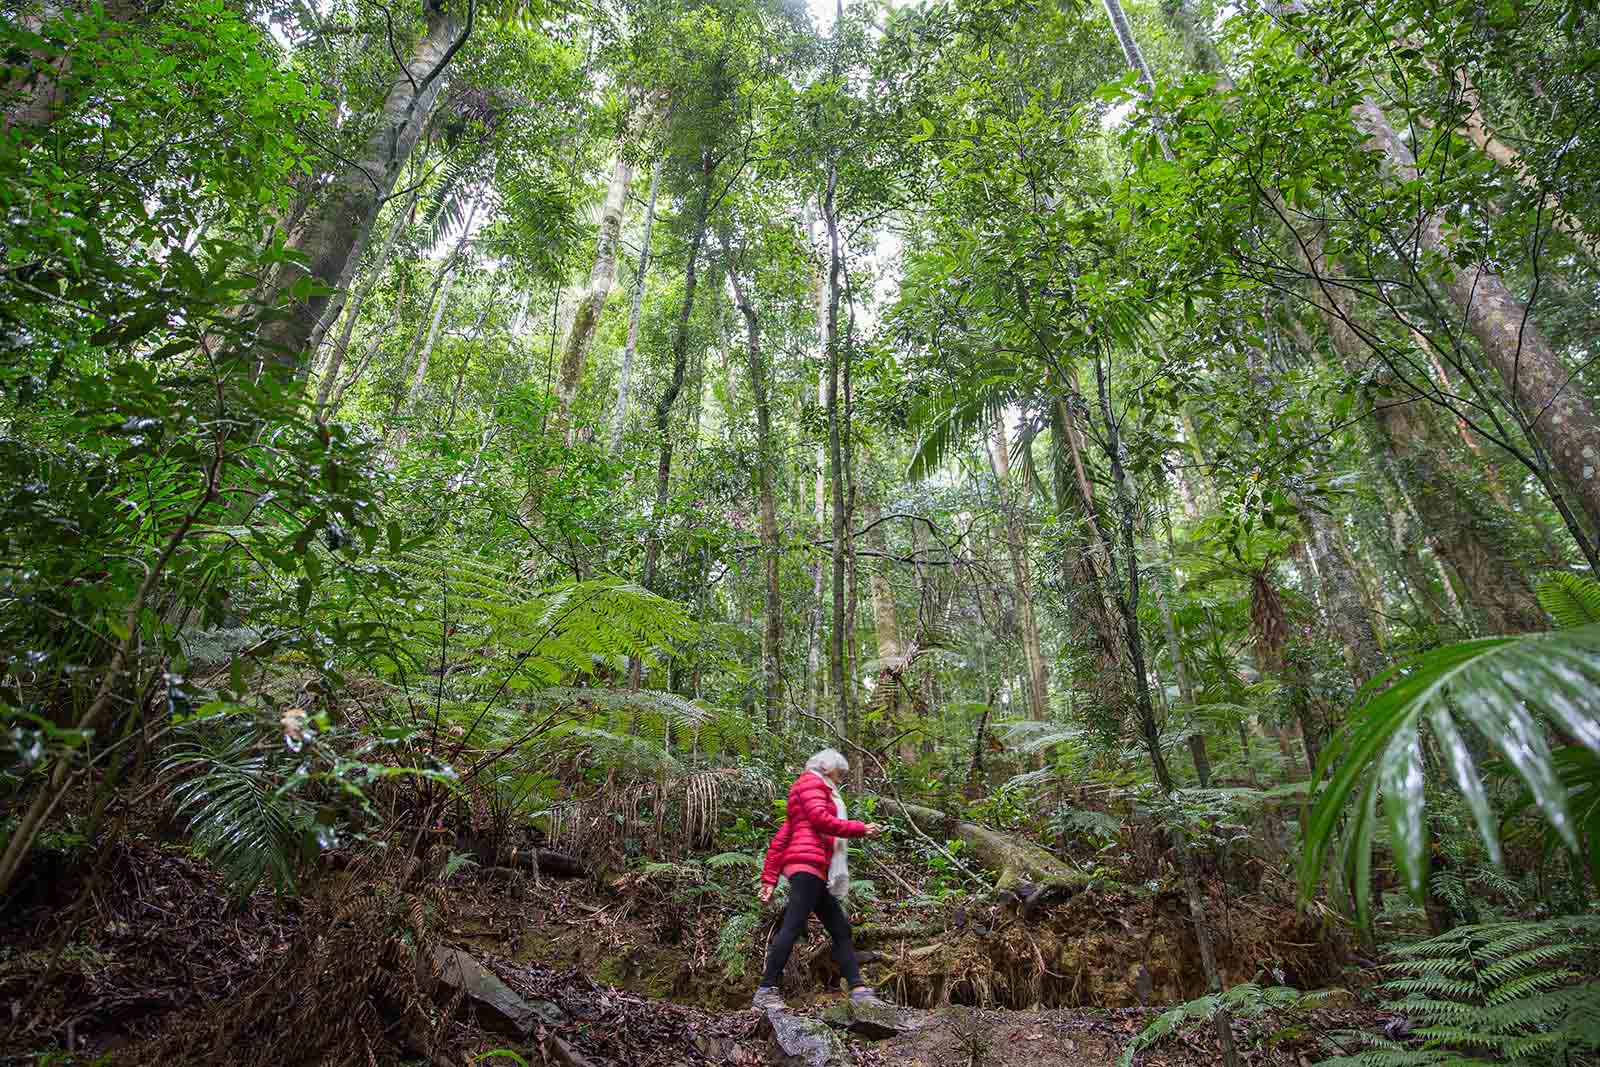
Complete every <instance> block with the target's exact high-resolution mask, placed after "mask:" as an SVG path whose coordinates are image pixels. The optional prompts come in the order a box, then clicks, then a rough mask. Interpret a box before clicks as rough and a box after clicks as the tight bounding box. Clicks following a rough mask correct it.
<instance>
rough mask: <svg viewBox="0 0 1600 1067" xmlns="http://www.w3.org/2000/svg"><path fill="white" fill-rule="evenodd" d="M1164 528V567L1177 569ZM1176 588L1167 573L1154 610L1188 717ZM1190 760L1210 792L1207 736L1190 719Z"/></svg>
mask: <svg viewBox="0 0 1600 1067" xmlns="http://www.w3.org/2000/svg"><path fill="white" fill-rule="evenodd" d="M1163 525H1164V526H1165V530H1166V535H1167V561H1168V563H1167V565H1168V567H1169V568H1175V567H1176V566H1177V557H1178V552H1177V549H1176V548H1175V547H1174V545H1173V543H1172V524H1171V522H1170V521H1167V520H1166V516H1165V515H1163ZM1176 584H1177V576H1176V572H1175V571H1169V580H1168V581H1165V582H1158V583H1156V607H1157V608H1159V609H1160V611H1161V629H1162V632H1163V633H1164V634H1165V635H1166V638H1167V657H1168V658H1169V659H1171V660H1172V676H1173V680H1174V681H1175V682H1177V683H1178V699H1179V700H1182V701H1183V706H1184V707H1185V708H1187V709H1189V711H1190V714H1191V716H1192V715H1193V709H1194V683H1193V682H1192V681H1190V679H1189V668H1188V664H1187V663H1185V662H1184V658H1183V644H1182V642H1180V641H1179V640H1178V623H1177V620H1176V619H1174V618H1173V615H1172V602H1171V600H1170V594H1169V592H1168V587H1169V586H1175V585H1176ZM1189 758H1190V759H1192V760H1193V761H1194V775H1195V779H1196V781H1198V782H1199V783H1200V788H1201V789H1209V788H1211V755H1210V753H1208V752H1207V751H1206V735H1205V734H1204V733H1202V732H1201V731H1200V725H1199V723H1197V722H1194V721H1193V720H1192V718H1191V721H1190V724H1189Z"/></svg>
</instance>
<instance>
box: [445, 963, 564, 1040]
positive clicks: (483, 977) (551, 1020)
mask: <svg viewBox="0 0 1600 1067" xmlns="http://www.w3.org/2000/svg"><path fill="white" fill-rule="evenodd" d="M418 963H419V964H420V965H423V966H425V967H426V968H427V973H426V975H425V976H424V977H425V978H427V979H431V981H427V982H425V984H426V985H427V986H428V987H429V988H431V989H432V991H433V997H434V999H435V1000H437V1001H439V1002H440V1003H451V1002H453V1001H456V1000H457V998H458V996H459V1000H460V1004H461V1006H462V1008H463V1010H465V1011H466V1012H468V1013H470V1014H471V1015H472V1017H473V1018H475V1019H476V1020H477V1021H478V1023H479V1025H481V1026H482V1027H483V1028H484V1029H486V1030H492V1031H494V1032H495V1033H497V1034H505V1035H507V1036H510V1037H527V1036H528V1035H529V1034H531V1033H533V1028H534V1027H536V1026H538V1025H539V1024H540V1023H541V1022H542V1023H547V1024H551V1025H554V1024H558V1023H561V1022H563V1021H565V1019H566V1013H565V1012H563V1011H562V1010H561V1009H560V1008H559V1007H557V1006H556V1005H554V1004H551V1003H550V1002H548V1001H544V1000H536V1001H531V1002H530V1001H527V1000H523V999H522V998H521V997H520V996H518V995H517V994H516V993H514V992H513V991H512V990H511V987H510V986H508V985H506V984H505V983H504V982H502V981H501V980H500V979H499V978H498V977H497V976H496V975H495V974H494V972H492V971H490V970H489V969H488V968H487V967H485V966H484V965H483V964H481V963H479V962H478V961H477V960H475V959H473V958H472V954H471V953H468V952H464V951H462V950H461V949H459V948H451V947H450V946H448V945H434V946H433V947H431V948H429V949H428V950H427V951H426V952H424V953H422V954H421V956H420V957H419V958H418Z"/></svg>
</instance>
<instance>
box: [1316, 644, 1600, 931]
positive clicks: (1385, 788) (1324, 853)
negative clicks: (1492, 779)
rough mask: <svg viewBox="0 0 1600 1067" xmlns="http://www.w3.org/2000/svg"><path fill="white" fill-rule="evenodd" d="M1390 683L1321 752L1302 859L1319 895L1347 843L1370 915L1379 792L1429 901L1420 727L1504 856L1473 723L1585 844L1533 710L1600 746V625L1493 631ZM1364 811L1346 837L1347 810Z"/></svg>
mask: <svg viewBox="0 0 1600 1067" xmlns="http://www.w3.org/2000/svg"><path fill="white" fill-rule="evenodd" d="M1384 682H1387V683H1388V685H1387V688H1385V689H1383V690H1382V691H1381V692H1376V695H1374V696H1372V697H1371V698H1370V699H1368V700H1367V701H1366V703H1365V704H1363V705H1362V706H1361V707H1360V708H1359V709H1358V710H1357V711H1356V712H1355V713H1354V714H1353V715H1352V717H1351V718H1350V720H1349V721H1348V722H1347V723H1346V724H1345V726H1344V727H1343V728H1342V729H1341V730H1340V731H1339V732H1338V734H1336V735H1335V736H1334V738H1333V740H1332V741H1331V743H1330V744H1329V745H1328V747H1327V750H1326V751H1325V752H1324V753H1323V756H1322V761H1321V764H1320V766H1319V767H1318V768H1317V780H1318V781H1324V782H1325V783H1326V784H1325V785H1324V786H1323V787H1322V788H1321V789H1320V790H1319V791H1318V793H1317V796H1316V801H1315V803H1314V805H1313V807H1312V809H1311V815H1310V818H1309V820H1308V822H1307V826H1306V848H1305V854H1304V856H1303V859H1302V863H1301V868H1300V884H1301V891H1302V893H1303V894H1304V895H1305V896H1306V897H1307V898H1309V897H1310V896H1311V894H1312V893H1313V892H1314V891H1315V889H1316V887H1317V884H1318V883H1319V882H1320V881H1321V878H1322V874H1323V870H1324V866H1325V863H1326V861H1327V859H1328V857H1329V853H1330V851H1331V850H1332V849H1333V848H1334V847H1335V839H1336V837H1339V841H1340V845H1339V847H1340V850H1341V854H1340V857H1339V858H1340V862H1341V863H1342V864H1343V865H1344V867H1345V868H1346V870H1347V871H1349V872H1351V873H1352V875H1353V877H1351V878H1350V880H1349V882H1348V884H1349V885H1350V886H1351V892H1352V893H1353V895H1354V896H1355V898H1356V907H1357V913H1358V915H1359V917H1360V919H1361V921H1362V922H1363V923H1366V922H1367V921H1368V919H1369V918H1370V917H1369V915H1368V909H1369V903H1370V900H1369V898H1370V894H1369V893H1367V892H1366V889H1365V887H1366V886H1367V885H1368V884H1369V883H1368V880H1367V875H1368V874H1369V873H1370V870H1371V862H1372V860H1371V850H1372V842H1373V836H1374V832H1375V828H1376V823H1377V814H1378V806H1379V801H1380V799H1381V801H1382V806H1383V811H1384V815H1385V817H1386V819H1387V822H1388V825H1389V831H1390V834H1391V837H1392V844H1393V847H1394V852H1395V859H1396V862H1397V864H1398V866H1399V868H1400V872H1401V875H1402V878H1403V880H1404V883H1405V885H1406V888H1407V889H1408V890H1409V891H1410V893H1411V894H1412V896H1413V897H1414V898H1417V899H1419V900H1420V898H1421V896H1422V891H1423V887H1424V885H1425V884H1426V880H1427V850H1426V848H1425V841H1424V834H1423V825H1424V824H1423V814H1424V796H1423V774H1422V735H1423V729H1424V726H1426V727H1428V728H1430V729H1431V730H1432V732H1433V736H1434V739H1435V741H1436V742H1437V744H1438V748H1439V750H1440V752H1441V753H1442V756H1443V761H1444V764H1445V766H1446V767H1447V768H1448V770H1449V771H1450V774H1451V778H1452V780H1453V783H1454V785H1455V787H1456V788H1457V789H1458V790H1459V791H1460V792H1461V794H1462V796H1463V797H1464V798H1465V800H1466V802H1467V806H1468V808H1469V809H1470V810H1471V812H1472V814H1473V818H1474V821H1475V822H1476V824H1477V828H1478V833H1479V835H1480V836H1481V837H1482V839H1483V842H1484V845H1485V846H1486V847H1487V849H1488V850H1489V854H1490V855H1491V856H1492V857H1493V858H1494V859H1495V861H1496V862H1498V861H1499V858H1500V842H1499V838H1498V835H1497V832H1496V829H1495V820H1494V817H1493V815H1492V814H1491V812H1490V810H1489V799H1488V793H1487V791H1486V790H1485V788H1484V784H1483V781H1482V779H1481V777H1480V775H1479V772H1478V768H1477V766H1476V764H1475V763H1474V761H1473V758H1472V754H1471V751H1470V749H1469V747H1468V745H1467V741H1466V736H1465V735H1466V733H1467V732H1468V731H1469V730H1475V731H1476V732H1477V733H1478V734H1480V735H1481V736H1482V737H1483V738H1484V739H1485V740H1486V741H1487V742H1488V743H1489V745H1490V746H1492V747H1493V748H1494V749H1495V750H1497V751H1498V752H1499V753H1500V755H1501V756H1502V757H1503V758H1504V759H1505V762H1506V764H1507V765H1508V766H1509V767H1510V768H1511V769H1512V770H1513V771H1514V772H1515V773H1516V775H1517V776H1518V777H1519V778H1521V779H1522V781H1523V783H1524V785H1525V786H1526V787H1527V789H1528V792H1529V794H1530V796H1531V797H1532V801H1533V803H1534V804H1535V805H1537V807H1538V808H1539V810H1540V812H1541V813H1542V814H1543V815H1544V817H1545V819H1546V820H1547V822H1548V823H1549V825H1550V828H1551V830H1552V831H1553V832H1554V833H1555V834H1556V835H1557V836H1558V837H1559V839H1560V840H1561V841H1562V842H1563V843H1564V844H1566V845H1567V847H1569V848H1572V849H1574V850H1575V849H1576V848H1577V847H1578V845H1577V834H1576V832H1575V829H1574V820H1573V817H1572V812H1571V810H1570V805H1569V803H1568V796H1567V789H1566V786H1565V785H1564V784H1563V782H1562V780H1561V777H1560V775H1559V773H1558V770H1557V767H1556V764H1555V761H1554V760H1553V758H1552V755H1551V752H1550V747H1549V744H1548V743H1547V742H1546V740H1545V730H1544V727H1543V724H1542V723H1541V722H1540V721H1539V719H1537V718H1536V717H1535V713H1534V709H1538V711H1539V712H1542V713H1543V714H1544V715H1547V716H1549V718H1550V719H1551V720H1553V721H1554V722H1555V723H1557V724H1558V725H1559V726H1560V727H1561V728H1562V729H1563V730H1565V731H1566V732H1567V734H1569V735H1570V736H1571V737H1572V738H1573V740H1574V741H1575V742H1577V743H1578V744H1580V745H1582V746H1583V747H1585V748H1587V749H1588V750H1590V751H1591V752H1596V753H1600V711H1597V706H1596V697H1595V694H1596V693H1597V692H1600V624H1589V625H1586V626H1579V627H1576V628H1574V629H1570V630H1561V631H1557V632H1555V633H1549V634H1527V635H1522V636H1518V637H1490V638H1483V639H1481V640H1476V641H1465V642H1461V643H1459V644H1453V645H1447V646H1445V647H1443V648H1437V649H1433V650H1432V651H1429V652H1427V653H1425V654H1423V655H1421V656H1419V657H1417V658H1415V659H1413V660H1411V661H1410V662H1409V663H1407V664H1405V665H1403V666H1401V667H1399V668H1396V669H1395V670H1393V671H1390V672H1389V673H1388V674H1387V675H1385V676H1384V677H1383V678H1380V679H1378V680H1377V682H1376V683H1375V684H1374V687H1373V688H1374V690H1375V689H1376V686H1377V685H1378V684H1383V683H1384ZM1352 804H1354V807H1355V811H1354V814H1353V816H1352V817H1351V819H1350V823H1349V826H1348V827H1347V828H1346V830H1345V833H1344V834H1343V835H1342V837H1340V836H1339V834H1338V828H1339V823H1340V820H1341V818H1342V817H1343V816H1344V814H1345V811H1346V809H1347V808H1349V807H1351V805H1352Z"/></svg>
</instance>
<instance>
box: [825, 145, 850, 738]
mask: <svg viewBox="0 0 1600 1067" xmlns="http://www.w3.org/2000/svg"><path fill="white" fill-rule="evenodd" d="M838 182H839V173H838V168H837V167H836V166H835V165H834V164H833V163H831V162H830V163H829V165H828V183H827V189H826V191H825V192H824V194H823V198H822V224H823V226H824V228H825V229H826V230H827V234H828V288H827V294H828V306H827V316H826V318H825V319H824V320H823V324H822V331H823V333H822V336H823V345H824V347H825V349H826V351H827V357H828V362H827V375H828V383H827V386H828V387H827V390H826V395H825V397H824V399H823V406H824V408H825V410H826V411H827V415H828V470H829V474H830V475H831V479H830V480H831V481H832V483H833V569H832V579H833V625H832V628H831V630H830V632H829V658H828V681H829V683H830V687H831V688H832V690H833V699H834V700H836V701H837V702H838V724H839V732H840V734H841V735H843V736H845V737H849V736H850V727H851V722H850V694H849V690H848V688H847V687H846V685H845V667H846V663H845V632H846V630H848V629H849V626H848V622H847V619H846V616H845V606H846V605H845V588H844V587H845V575H846V571H845V563H846V560H845V555H846V553H847V551H848V547H849V546H848V545H847V544H846V541H847V538H848V536H849V528H848V518H847V516H846V508H847V507H848V501H846V500H845V492H844V486H845V480H844V448H843V443H842V439H841V433H842V419H841V418H840V411H839V362H840V361H839V273H840V271H841V270H843V269H844V258H843V255H842V253H841V249H840V243H839V220H838V217H837V216H836V215H835V214H834V199H833V198H834V192H835V190H836V188H837V186H838Z"/></svg>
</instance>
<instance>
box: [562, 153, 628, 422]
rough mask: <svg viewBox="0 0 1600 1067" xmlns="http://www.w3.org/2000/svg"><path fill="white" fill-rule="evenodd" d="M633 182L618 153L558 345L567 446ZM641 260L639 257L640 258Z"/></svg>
mask: <svg viewBox="0 0 1600 1067" xmlns="http://www.w3.org/2000/svg"><path fill="white" fill-rule="evenodd" d="M632 180H633V165H632V164H631V163H629V162H628V157H627V156H626V155H625V154H623V153H621V152H618V153H617V164H616V167H615V169H614V170H613V171H612V174H611V185H610V187H609V188H607V190H606V200H605V206H604V207H603V208H602V209H601V211H600V233H599V236H598V237H596V238H595V245H594V266H593V267H592V268H590V270H589V285H588V288H586V289H584V291H583V295H582V296H580V297H579V298H578V302H577V304H576V305H575V306H574V308H573V314H572V326H571V327H570V328H569V329H568V331H567V336H566V339H565V340H564V341H563V342H562V344H561V369H560V371H559V372H558V373H557V375H556V404H557V408H556V418H555V423H554V426H553V431H552V432H554V433H556V434H558V435H559V434H561V433H563V432H565V433H566V434H567V442H568V444H570V443H571V441H572V435H571V432H570V429H569V427H568V424H569V423H570V421H571V417H572V404H573V402H574V401H575V400H576V399H577V397H578V384H579V382H581V381H582V379H583V365H584V363H585V361H586V360H587V359H588V356H589V347H590V346H591V345H592V344H593V343H594V335H595V331H596V330H597V329H598V328H599V326H600V314H601V312H603V311H604V310H605V306H606V297H608V296H610V295H611V283H612V282H613V281H615V280H616V277H617V245H618V244H619V243H620V242H621V239H622V215H623V211H624V209H625V208H626V207H627V203H628V185H629V183H630V182H631V181H632ZM641 258H642V257H641Z"/></svg>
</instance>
